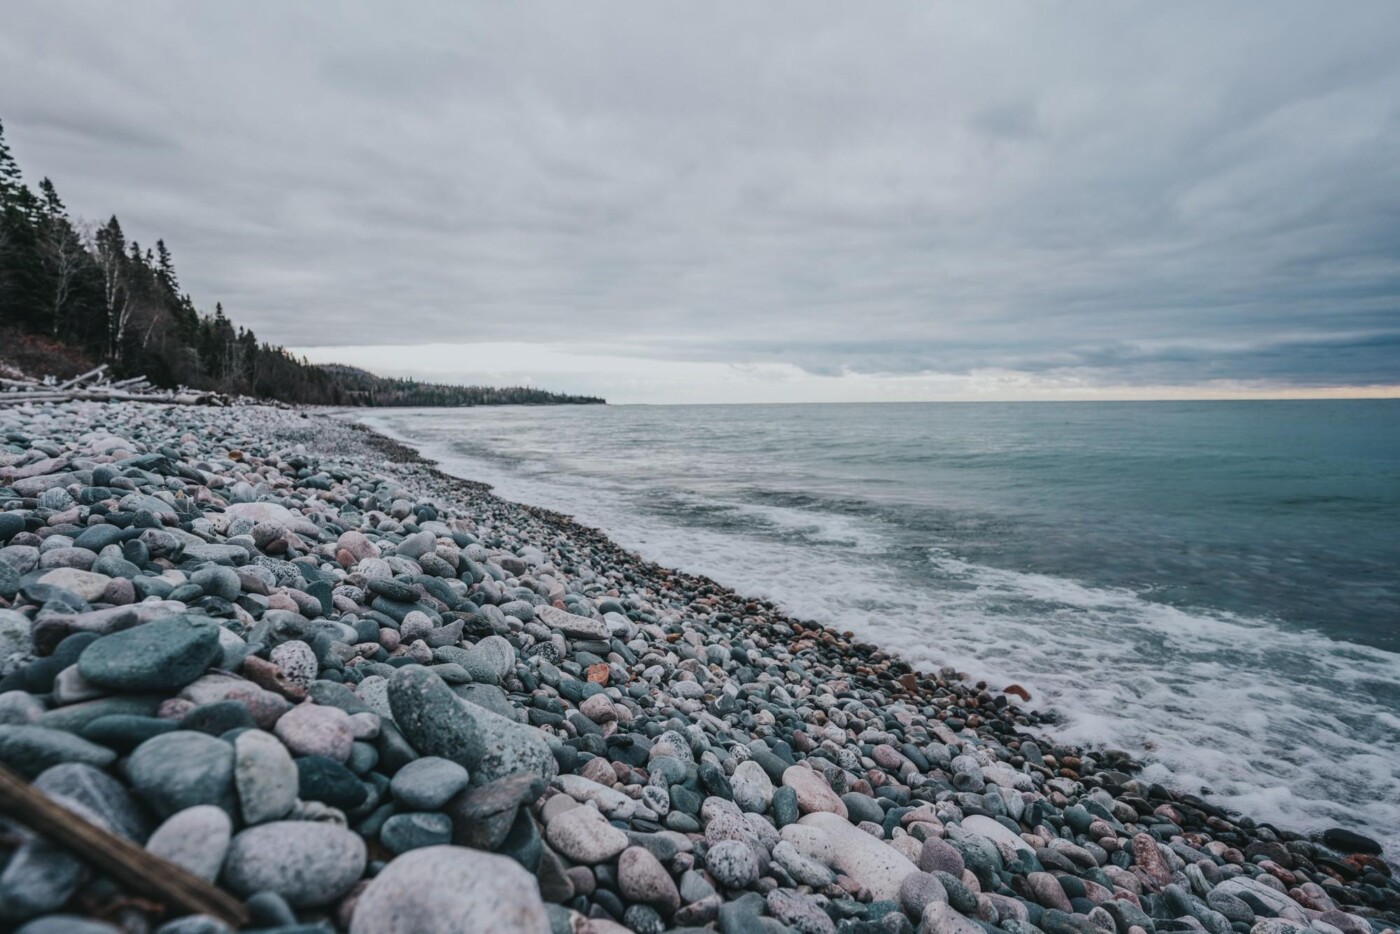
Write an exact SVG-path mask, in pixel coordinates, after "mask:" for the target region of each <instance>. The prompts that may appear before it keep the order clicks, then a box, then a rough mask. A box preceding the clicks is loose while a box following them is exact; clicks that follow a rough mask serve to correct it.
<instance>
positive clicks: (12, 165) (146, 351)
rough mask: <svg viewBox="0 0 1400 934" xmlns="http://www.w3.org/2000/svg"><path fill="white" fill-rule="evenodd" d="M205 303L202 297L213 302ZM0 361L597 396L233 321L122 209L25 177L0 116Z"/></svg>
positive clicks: (279, 385) (405, 402) (458, 395)
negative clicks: (335, 349)
mask: <svg viewBox="0 0 1400 934" xmlns="http://www.w3.org/2000/svg"><path fill="white" fill-rule="evenodd" d="M206 307H207V306H206ZM0 361H6V362H9V363H11V364H13V365H15V366H18V367H19V368H21V369H23V370H26V371H28V372H30V373H33V374H35V375H54V376H59V377H63V376H70V375H74V374H76V373H79V372H82V371H84V370H88V369H91V368H92V367H93V366H95V365H97V364H100V363H106V364H108V366H109V367H110V369H111V371H112V372H113V373H114V374H116V375H117V376H145V377H146V378H147V379H149V380H150V381H151V382H152V383H153V384H155V385H157V386H162V387H168V388H173V387H176V386H188V387H190V388H192V389H204V390H215V391H218V392H224V393H230V394H236V395H247V396H256V397H258V398H261V399H276V400H279V401H282V402H291V403H299V404H310V405H378V406H459V405H509V404H535V405H538V404H564V403H602V402H603V401H604V400H602V399H599V398H595V397H591V396H570V395H560V394H557V393H551V392H545V391H543V390H540V389H532V388H528V387H510V388H504V389H500V388H494V387H488V386H454V385H447V384H442V383H424V382H419V381H417V380H411V379H387V378H384V377H379V376H376V375H374V374H373V373H369V372H367V371H365V370H361V369H357V368H355V367H347V366H317V365H314V364H312V363H310V362H308V361H307V360H306V359H304V358H301V359H298V358H297V357H296V356H294V355H293V354H291V353H290V352H288V351H287V350H286V349H285V348H283V347H280V346H277V345H274V344H269V343H267V342H265V341H259V340H258V338H257V335H255V334H254V333H253V332H252V331H251V330H249V329H247V328H242V327H235V326H234V324H233V322H232V321H230V320H229V318H228V317H227V315H225V313H224V309H223V305H222V304H221V303H216V304H215V306H214V313H213V314H207V313H203V312H201V311H199V310H198V309H197V308H196V307H195V305H194V301H193V300H192V299H191V298H190V296H189V294H187V293H185V292H182V291H181V290H180V281H179V278H178V277H177V276H176V274H175V265H174V263H173V261H172V259H171V255H170V250H169V249H167V248H166V245H165V241H163V240H157V241H156V244H155V247H154V249H151V248H145V249H143V248H142V246H141V244H139V243H137V242H136V241H135V240H131V241H128V240H127V238H126V234H125V233H124V232H123V231H122V227H121V223H120V222H119V221H118V220H117V218H116V217H115V216H113V217H111V218H110V219H109V220H108V221H107V222H106V223H104V224H96V223H90V222H83V221H77V220H74V219H72V218H70V217H69V216H68V210H67V208H66V207H64V204H63V201H62V199H60V198H59V195H58V191H57V189H56V188H55V187H54V184H53V182H51V181H50V180H49V179H48V178H45V179H43V180H42V181H41V182H40V183H39V186H38V191H37V192H36V191H34V190H32V189H30V188H29V186H28V185H26V184H25V182H24V179H23V176H22V175H21V173H20V169H19V165H18V163H17V162H16V161H15V159H14V156H13V155H12V153H11V152H10V147H9V144H8V143H7V142H6V141H5V133H4V125H3V123H0Z"/></svg>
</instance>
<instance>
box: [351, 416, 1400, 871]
mask: <svg viewBox="0 0 1400 934" xmlns="http://www.w3.org/2000/svg"><path fill="white" fill-rule="evenodd" d="M365 421H367V422H368V423H370V424H372V425H374V426H375V427H377V428H379V429H381V430H384V431H386V432H387V433H389V434H393V435H395V436H396V437H399V438H402V439H404V440H405V441H409V442H411V443H413V444H414V445H416V446H417V447H419V448H420V449H421V450H423V451H424V453H425V454H427V455H428V456H430V457H432V458H434V459H437V460H439V461H441V462H442V463H443V465H444V467H445V468H446V469H448V470H449V471H451V472H453V473H456V474H459V475H461V476H464V477H468V478H471V479H476V480H482V481H485V482H487V483H491V484H492V485H493V486H495V488H496V491H497V492H498V493H499V494H500V495H502V496H505V497H507V498H509V499H515V500H519V501H521V502H526V503H531V504H535V505H540V506H545V507H548V508H551V509H555V510H558V511H561V512H566V513H570V514H572V515H574V516H576V517H578V518H579V519H580V520H581V521H583V522H585V523H587V524H590V525H595V526H598V527H599V528H601V529H603V530H605V531H606V532H608V534H609V535H611V536H612V537H613V538H614V539H615V540H617V541H618V542H620V543H621V544H623V545H626V546H628V547H630V548H633V549H635V550H637V551H639V552H640V553H642V554H643V555H645V556H646V557H648V558H651V559H653V560H656V561H658V562H661V563H663V564H667V565H670V566H674V567H679V568H681V569H684V570H687V571H693V572H697V573H702V574H706V575H708V576H710V577H713V578H714V579H716V580H717V581H719V582H720V583H723V584H725V585H727V586H730V587H733V588H734V589H736V590H739V591H741V592H744V593H749V594H754V595H762V596H767V597H771V598H773V599H775V600H777V601H779V602H780V603H782V604H783V605H784V606H785V607H786V608H787V609H788V610H789V611H790V612H792V613H794V614H796V615H798V616H802V617H806V618H810V619H815V620H819V621H821V622H825V623H829V624H832V625H835V626H838V627H840V628H843V629H851V630H855V631H856V632H858V633H860V634H861V635H862V636H863V637H865V638H868V639H869V640H870V641H873V642H876V643H879V644H881V645H886V646H889V647H892V648H896V649H898V650H899V651H900V652H901V653H903V654H904V655H905V657H907V658H908V659H909V660H910V661H912V662H914V663H916V664H921V665H924V666H926V667H937V666H939V665H943V664H951V665H954V666H956V667H958V668H959V670H962V671H966V672H969V673H971V674H973V675H977V676H984V677H987V678H989V679H991V680H992V681H993V682H994V683H996V684H999V685H1004V684H1007V683H1010V682H1013V681H1015V682H1019V683H1021V684H1023V685H1025V686H1027V687H1028V688H1030V690H1031V691H1032V693H1033V695H1034V698H1035V703H1036V705H1037V706H1042V707H1053V708H1055V709H1056V710H1057V711H1058V712H1059V714H1060V715H1061V717H1062V720H1063V723H1062V725H1061V726H1060V727H1059V728H1058V730H1057V732H1058V735H1060V736H1061V737H1063V738H1064V739H1066V740H1069V741H1074V742H1086V743H1104V744H1108V745H1113V746H1116V747H1119V748H1125V749H1129V750H1132V751H1135V752H1137V753H1139V754H1140V755H1142V756H1144V757H1145V758H1147V759H1148V760H1149V761H1150V762H1152V763H1153V764H1152V765H1151V766H1150V776H1151V777H1152V778H1155V779H1159V780H1164V781H1168V782H1169V783H1170V784H1173V785H1175V786H1176V787H1179V788H1183V789H1187V790H1192V791H1197V792H1202V793H1207V794H1209V795H1210V796H1212V797H1213V799H1214V800H1216V801H1218V802H1221V803H1223V804H1225V805H1227V806H1230V807H1235V808H1238V809H1240V810H1243V811H1245V812H1246V813H1249V814H1251V815H1253V816H1255V817H1256V818H1260V819H1268V820H1274V821H1276V822H1279V823H1280V824H1285V825H1288V826H1292V827H1297V828H1301V829H1315V828H1321V827H1324V826H1330V825H1335V824H1341V825H1344V826H1350V827H1353V828H1355V829H1358V830H1361V831H1363V832H1367V833H1370V834H1371V835H1372V836H1377V837H1380V838H1382V839H1383V840H1384V842H1385V843H1386V844H1387V849H1388V850H1389V851H1390V852H1392V853H1394V852H1396V850H1397V849H1400V729H1397V728H1398V727H1400V654H1397V653H1400V532H1397V530H1400V402H1394V401H1345V402H1340V401H1339V402H1200V403H1165V402H1156V403H1066V404H1055V403H1028V404H992V403H985V404H983V403H978V404H938V403H931V404H907V405H904V404H900V405H780V406H609V407H564V408H524V407H508V408H490V409H471V410H442V409H437V410H432V409H427V410H423V409H419V410H382V411H376V412H374V413H372V414H370V415H368V416H366V417H365Z"/></svg>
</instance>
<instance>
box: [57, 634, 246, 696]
mask: <svg viewBox="0 0 1400 934" xmlns="http://www.w3.org/2000/svg"><path fill="white" fill-rule="evenodd" d="M221 654H222V653H221V649H220V647H219V630H218V626H217V625H216V624H215V623H214V622H212V621H210V620H207V619H198V618H195V617H189V616H167V617H165V618H163V619H157V620H152V621H151V622H149V623H144V624H142V625H140V626H136V627H134V628H132V629H127V630H124V631H122V632H114V633H112V634H111V635H107V636H102V637H101V638H100V639H98V640H97V641H95V642H93V643H92V644H91V645H89V646H88V647H87V648H86V649H84V650H83V654H82V655H80V656H79V657H78V671H79V673H80V674H82V676H83V677H84V678H85V679H87V680H88V681H90V682H91V683H93V684H96V685H100V686H101V687H105V688H109V689H111V690H114V691H130V692H139V691H176V690H179V689H180V688H183V687H184V686H186V685H187V684H189V683H191V682H192V681H194V680H195V679H196V678H198V677H199V676H200V675H202V674H204V672H205V671H207V670H208V668H209V666H210V665H212V664H214V661H215V660H216V659H218V658H219V656H220V655H221Z"/></svg>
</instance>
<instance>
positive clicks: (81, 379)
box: [54, 363, 107, 390]
mask: <svg viewBox="0 0 1400 934" xmlns="http://www.w3.org/2000/svg"><path fill="white" fill-rule="evenodd" d="M105 369H107V364H105V363H104V364H102V365H101V366H100V367H98V368H97V369H95V370H88V371H87V372H86V373H84V374H83V375H82V376H75V377H73V378H72V379H70V380H69V381H68V382H66V383H60V384H59V385H57V386H55V387H54V389H55V390H59V389H68V388H69V387H71V386H77V385H78V384H80V383H82V382H85V381H86V380H89V379H92V378H93V377H94V376H98V375H100V374H101V373H102V371H103V370H105Z"/></svg>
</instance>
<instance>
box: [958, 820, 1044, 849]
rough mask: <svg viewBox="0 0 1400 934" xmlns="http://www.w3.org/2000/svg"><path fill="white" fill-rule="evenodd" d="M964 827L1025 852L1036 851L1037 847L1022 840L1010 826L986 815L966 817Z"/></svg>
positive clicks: (995, 841) (963, 822)
mask: <svg viewBox="0 0 1400 934" xmlns="http://www.w3.org/2000/svg"><path fill="white" fill-rule="evenodd" d="M962 828H963V830H966V831H969V832H970V833H975V834H977V835H978V836H982V837H986V838H987V839H988V840H991V841H992V842H993V843H1001V844H1005V845H1006V846H1009V847H1012V848H1013V849H1017V850H1021V851H1023V852H1025V853H1032V854H1033V853H1035V848H1034V847H1032V846H1031V845H1030V844H1029V843H1027V842H1026V841H1025V840H1022V839H1021V835H1020V834H1017V833H1012V832H1011V830H1010V829H1009V828H1007V827H1005V826H1003V825H1001V824H999V823H998V822H996V821H995V820H993V819H992V818H990V817H985V816H983V815H981V814H973V815H971V816H969V817H964V818H963V821H962Z"/></svg>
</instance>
